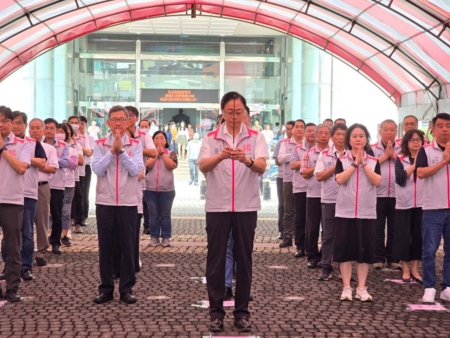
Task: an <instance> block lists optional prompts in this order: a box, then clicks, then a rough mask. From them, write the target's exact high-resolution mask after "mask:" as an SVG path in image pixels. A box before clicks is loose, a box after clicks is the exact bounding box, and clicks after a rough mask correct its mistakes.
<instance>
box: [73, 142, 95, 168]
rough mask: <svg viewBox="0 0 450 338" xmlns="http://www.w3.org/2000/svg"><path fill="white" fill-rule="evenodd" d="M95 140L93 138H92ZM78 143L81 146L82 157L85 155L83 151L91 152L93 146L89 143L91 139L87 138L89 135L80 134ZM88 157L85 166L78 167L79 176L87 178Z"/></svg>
mask: <svg viewBox="0 0 450 338" xmlns="http://www.w3.org/2000/svg"><path fill="white" fill-rule="evenodd" d="M92 139H93V138H92ZM75 140H76V142H77V144H79V145H80V146H81V155H83V149H87V150H91V149H92V148H91V145H90V143H89V139H88V137H87V135H80V134H78V136H77V137H76V139H75ZM87 157H88V156H84V155H83V158H84V163H83V165H80V166H78V174H79V176H85V175H86V158H87Z"/></svg>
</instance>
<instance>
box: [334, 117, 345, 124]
mask: <svg viewBox="0 0 450 338" xmlns="http://www.w3.org/2000/svg"><path fill="white" fill-rule="evenodd" d="M340 123H342V124H345V125H347V121H346V120H345V119H343V118H341V117H338V118H337V119H336V120H334V125H336V124H340Z"/></svg>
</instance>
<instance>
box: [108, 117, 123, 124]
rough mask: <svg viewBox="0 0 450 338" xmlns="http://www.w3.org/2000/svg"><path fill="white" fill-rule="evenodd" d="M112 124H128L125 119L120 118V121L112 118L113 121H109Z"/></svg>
mask: <svg viewBox="0 0 450 338" xmlns="http://www.w3.org/2000/svg"><path fill="white" fill-rule="evenodd" d="M109 120H110V121H111V122H112V123H117V122H120V123H125V122H127V119H125V118H123V117H122V118H120V119H117V118H112V119H109Z"/></svg>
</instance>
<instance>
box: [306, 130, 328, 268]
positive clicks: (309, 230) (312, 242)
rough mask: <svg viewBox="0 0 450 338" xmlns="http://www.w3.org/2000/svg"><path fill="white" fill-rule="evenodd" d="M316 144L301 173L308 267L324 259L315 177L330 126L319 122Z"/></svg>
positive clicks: (326, 144) (319, 186) (326, 147)
mask: <svg viewBox="0 0 450 338" xmlns="http://www.w3.org/2000/svg"><path fill="white" fill-rule="evenodd" d="M315 137H316V145H315V146H314V147H312V148H311V149H309V150H308V151H307V152H306V153H305V154H304V155H303V159H302V164H301V167H300V173H301V175H302V176H303V178H304V179H305V180H306V235H305V239H306V241H305V250H306V256H307V257H308V268H310V269H315V268H316V267H317V265H318V264H319V262H320V260H321V259H322V252H321V251H319V247H318V245H317V243H318V240H319V232H320V223H321V222H322V204H321V199H320V198H321V187H322V186H321V184H320V182H318V181H317V179H316V178H315V177H314V170H315V168H316V163H317V159H318V157H319V155H320V153H321V152H322V151H324V150H325V149H328V141H329V140H330V127H329V125H327V124H319V125H318V126H317V127H316V129H315Z"/></svg>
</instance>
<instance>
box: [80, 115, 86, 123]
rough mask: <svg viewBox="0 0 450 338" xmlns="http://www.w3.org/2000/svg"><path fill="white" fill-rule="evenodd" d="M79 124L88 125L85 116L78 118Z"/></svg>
mask: <svg viewBox="0 0 450 338" xmlns="http://www.w3.org/2000/svg"><path fill="white" fill-rule="evenodd" d="M80 122H84V123H86V124H87V123H88V120H87V118H86V116H80Z"/></svg>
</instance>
